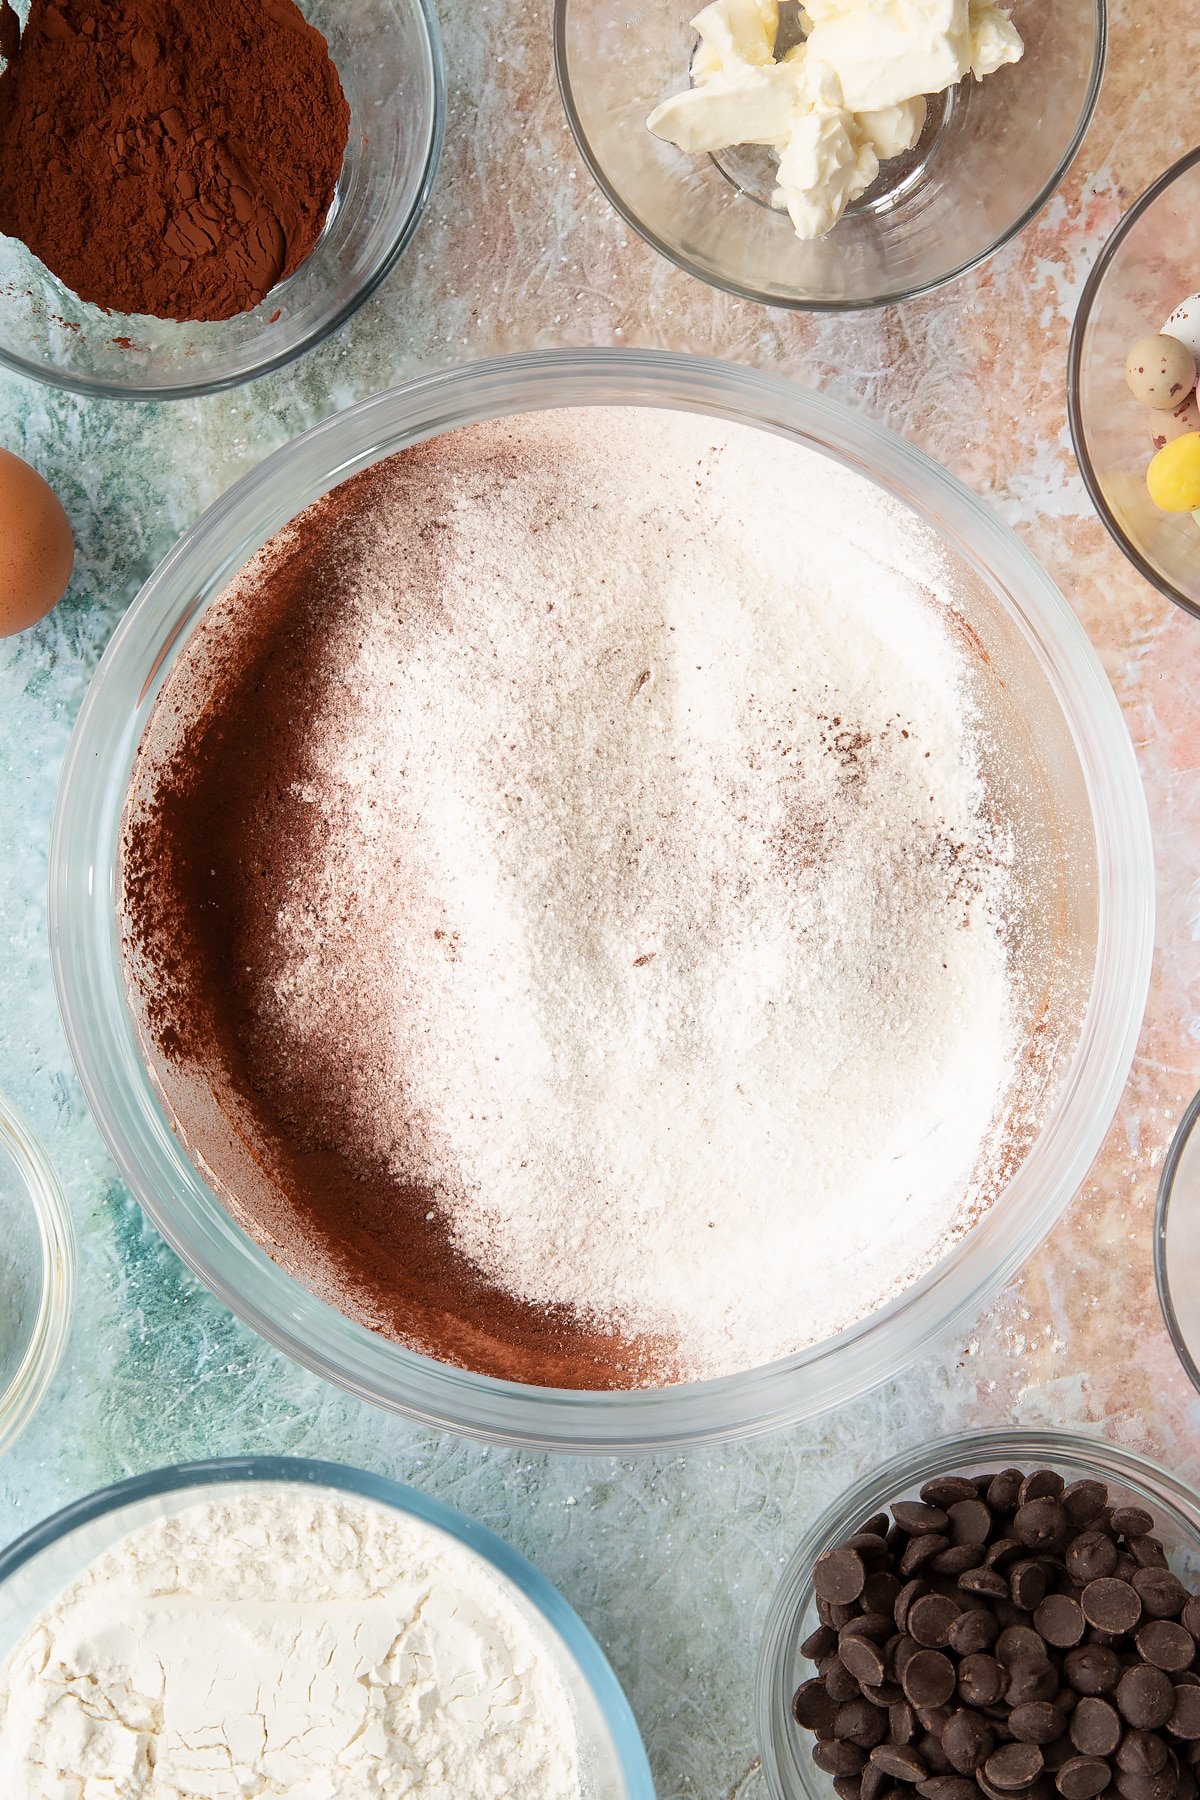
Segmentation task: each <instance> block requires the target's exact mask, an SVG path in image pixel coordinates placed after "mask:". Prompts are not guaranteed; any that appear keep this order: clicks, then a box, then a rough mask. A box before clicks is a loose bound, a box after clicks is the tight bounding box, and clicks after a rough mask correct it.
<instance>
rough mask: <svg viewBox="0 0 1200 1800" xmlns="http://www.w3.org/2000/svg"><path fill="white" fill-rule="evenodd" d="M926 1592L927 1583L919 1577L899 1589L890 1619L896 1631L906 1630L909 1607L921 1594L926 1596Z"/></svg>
mask: <svg viewBox="0 0 1200 1800" xmlns="http://www.w3.org/2000/svg"><path fill="white" fill-rule="evenodd" d="M928 1592H929V1583H928V1582H927V1581H926V1580H925V1578H924V1577H923V1576H921V1575H917V1576H914V1578H913V1579H912V1580H911V1581H906V1582H905V1584H904V1586H903V1587H902V1588H901V1589H900V1592H899V1593H898V1594H897V1595H896V1604H895V1606H893V1608H892V1617H893V1618H894V1619H895V1621H896V1629H897V1631H907V1630H908V1609H909V1607H910V1606H911V1605H912V1603H913V1601H914V1600H919V1599H920V1598H921V1595H922V1594H927V1593H928Z"/></svg>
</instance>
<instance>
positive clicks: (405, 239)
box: [0, 0, 446, 403]
mask: <svg viewBox="0 0 1200 1800" xmlns="http://www.w3.org/2000/svg"><path fill="white" fill-rule="evenodd" d="M410 4H411V5H412V6H413V7H414V8H415V10H416V13H417V15H418V17H419V19H420V21H421V24H422V27H423V30H424V36H425V45H426V50H427V53H428V57H429V74H430V78H431V79H430V101H431V107H430V121H429V139H428V142H427V143H426V145H425V150H424V154H423V159H422V165H423V166H422V169H421V175H420V181H419V184H418V186H417V188H416V190H415V192H414V194H413V199H412V204H411V206H410V207H409V209H408V211H407V213H406V214H405V215H404V217H403V218H402V219H398V220H397V222H396V230H395V233H394V235H393V237H392V241H391V243H390V244H389V245H388V247H387V249H386V251H384V253H383V255H382V256H381V257H380V259H379V263H378V265H377V267H375V268H374V269H372V270H371V271H370V273H369V274H368V275H367V276H366V277H365V279H364V280H363V281H362V282H361V283H360V284H359V286H358V287H357V288H356V289H355V290H354V292H353V293H352V294H350V295H348V296H347V298H346V299H345V300H344V301H343V302H342V304H341V306H339V307H338V308H337V310H336V311H335V312H333V313H331V314H330V316H329V318H328V319H325V320H322V321H321V322H319V323H318V324H315V325H313V327H312V329H311V330H310V331H309V332H308V333H307V334H306V335H305V336H304V337H303V338H301V339H300V341H299V342H298V343H296V344H293V345H290V346H289V347H288V348H287V349H285V350H279V351H277V352H276V353H275V354H274V355H272V356H268V357H264V358H263V360H262V361H261V362H257V363H255V364H253V365H252V366H251V367H249V368H247V369H242V370H235V371H233V372H232V373H230V374H226V375H213V376H210V377H208V378H207V379H205V380H203V381H168V382H159V383H155V382H148V381H145V380H138V381H128V382H124V381H121V382H118V381H114V380H111V379H103V378H101V377H99V376H95V375H83V374H74V373H72V372H71V371H69V370H66V369H63V368H60V367H59V366H58V365H57V364H56V363H44V362H34V361H33V360H32V359H31V358H30V357H26V356H22V355H20V354H19V353H18V352H17V351H15V350H8V349H6V348H5V347H4V345H3V344H0V368H3V369H9V370H11V371H12V373H13V374H15V375H22V376H24V377H25V379H26V380H27V381H35V382H40V383H41V384H42V385H43V386H45V387H52V388H58V389H60V390H62V391H63V392H66V393H70V394H82V395H84V396H85V397H86V398H90V399H94V400H120V401H130V402H134V403H137V402H147V401H155V400H162V401H167V400H194V399H196V398H198V397H199V396H200V395H203V394H220V393H224V392H226V391H227V390H228V389H230V388H238V387H243V386H245V385H247V384H248V383H250V382H252V381H258V380H259V379H260V378H261V377H262V376H264V375H272V374H274V373H276V372H277V371H278V370H279V369H284V368H286V367H287V366H288V364H289V363H293V362H296V361H297V360H298V359H299V358H300V357H302V356H307V355H308V353H309V351H310V350H315V349H316V348H317V347H318V346H319V345H320V344H323V343H324V342H325V341H326V339H328V338H330V337H332V336H333V334H334V333H335V332H336V331H340V330H341V328H342V326H343V325H345V324H346V323H347V321H348V320H350V319H352V318H353V316H354V314H355V313H356V312H357V311H358V310H359V308H360V307H362V306H365V305H366V303H367V301H368V300H369V299H370V298H371V296H372V295H373V294H374V293H375V292H376V291H377V290H378V289H379V288H380V287H381V286H382V284H383V283H384V282H385V281H386V280H387V278H388V276H389V275H390V274H391V272H392V270H393V269H394V268H395V266H396V264H397V263H398V262H399V260H400V258H401V256H403V254H404V252H405V250H407V248H408V246H409V244H410V243H411V242H412V239H413V236H414V234H415V233H416V229H417V226H418V225H419V224H420V223H421V220H422V218H423V217H424V215H425V209H426V207H427V206H428V204H429V198H430V195H431V194H432V192H433V184H434V181H435V179H436V177H437V171H438V165H439V163H440V162H441V157H442V147H443V144H444V142H445V137H446V64H445V53H444V51H443V48H442V31H441V25H440V22H439V20H438V15H437V12H436V10H435V8H434V4H433V0H410ZM123 316H124V315H123Z"/></svg>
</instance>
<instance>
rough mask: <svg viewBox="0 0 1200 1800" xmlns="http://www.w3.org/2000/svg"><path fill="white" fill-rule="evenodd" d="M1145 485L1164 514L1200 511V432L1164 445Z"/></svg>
mask: <svg viewBox="0 0 1200 1800" xmlns="http://www.w3.org/2000/svg"><path fill="white" fill-rule="evenodd" d="M1146 485H1147V487H1148V488H1149V489H1150V498H1151V499H1152V500H1153V502H1154V504H1155V506H1160V507H1161V508H1162V510H1163V511H1164V512H1177V513H1184V512H1195V511H1196V509H1197V508H1198V507H1200V431H1189V432H1188V433H1187V435H1186V437H1179V438H1176V439H1175V440H1174V441H1173V442H1172V443H1170V444H1164V445H1163V448H1162V449H1161V450H1160V451H1159V453H1158V455H1157V456H1156V457H1155V458H1154V461H1153V462H1152V463H1151V464H1150V467H1149V469H1148V470H1147V472H1146Z"/></svg>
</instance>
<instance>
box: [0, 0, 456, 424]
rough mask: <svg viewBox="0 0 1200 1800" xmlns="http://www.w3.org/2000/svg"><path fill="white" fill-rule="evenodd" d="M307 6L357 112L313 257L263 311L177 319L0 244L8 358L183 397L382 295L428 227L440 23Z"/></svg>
mask: <svg viewBox="0 0 1200 1800" xmlns="http://www.w3.org/2000/svg"><path fill="white" fill-rule="evenodd" d="M300 4H301V10H302V11H303V12H304V15H305V17H306V18H307V19H308V20H309V22H310V23H311V24H313V25H315V26H316V27H317V28H318V29H319V30H320V31H322V32H323V33H324V35H325V37H326V39H327V40H328V43H329V48H330V52H331V54H332V56H333V60H334V62H335V63H336V65H337V70H338V74H339V75H340V77H341V81H342V87H343V89H344V91H345V95H346V99H347V100H348V102H349V104H350V139H349V142H348V144H347V146H346V160H345V164H344V166H343V168H342V174H341V179H340V180H339V182H338V186H337V193H336V195H335V197H334V201H333V205H332V207H331V208H330V212H329V217H328V219H327V220H326V223H325V229H324V231H323V233H322V235H321V237H320V240H319V241H318V243H317V244H316V246H315V248H314V249H313V251H312V254H311V255H310V256H308V257H307V258H306V259H305V261H304V262H303V263H301V265H300V267H299V268H298V269H297V270H296V272H295V274H294V275H291V276H289V277H288V279H287V280H286V281H284V282H281V283H280V284H279V286H278V287H275V288H272V290H271V292H270V293H269V294H268V295H267V296H266V298H265V299H264V300H263V301H262V302H261V303H260V304H259V305H258V306H256V307H255V308H254V310H253V311H252V312H248V313H242V314H241V315H240V316H239V317H238V318H235V319H223V320H220V321H219V322H216V323H196V322H191V323H186V324H179V323H177V322H175V321H174V320H171V319H150V318H146V317H144V316H143V315H141V314H138V315H130V314H125V313H108V312H104V311H102V310H101V309H100V308H99V307H98V306H89V305H87V304H86V303H85V302H84V301H82V300H79V299H78V298H77V297H76V296H75V295H74V294H73V293H71V291H70V290H69V289H68V288H66V287H64V286H63V284H62V282H61V281H59V280H58V279H57V278H56V277H55V276H53V275H51V274H50V272H49V270H47V269H46V268H44V267H43V265H42V264H41V263H40V262H39V261H38V260H37V258H36V257H35V256H33V255H32V254H31V253H30V252H29V251H28V250H27V249H26V248H25V246H24V244H21V243H18V242H17V240H16V239H15V238H7V237H0V363H7V364H8V365H9V367H10V368H13V369H16V370H18V371H19V373H20V374H22V375H31V376H33V377H34V378H35V379H37V380H39V381H48V382H52V383H53V384H54V385H55V386H57V387H66V388H75V389H77V390H78V391H79V392H80V393H85V394H99V395H102V396H105V397H107V398H110V399H126V400H168V399H177V398H180V397H182V396H184V395H188V394H201V393H208V392H211V391H212V390H213V389H216V388H225V387H235V386H236V385H237V384H238V383H239V382H243V381H249V380H250V379H252V378H253V377H254V376H256V375H265V374H266V373H267V371H268V370H270V369H277V368H279V367H280V366H281V365H282V364H283V363H287V362H291V360H292V359H293V357H297V356H302V355H303V354H304V352H305V351H306V350H311V349H312V348H313V346H314V345H316V344H319V343H320V342H321V341H322V340H323V339H324V338H326V337H328V336H329V334H330V332H333V331H336V330H337V328H338V326H339V325H342V324H344V323H345V321H346V320H347V319H348V318H349V317H350V315H351V314H352V313H353V312H355V311H356V310H357V309H358V307H360V306H361V305H362V303H363V301H364V300H366V299H368V298H369V296H370V295H371V294H372V293H373V292H374V291H375V289H376V288H377V287H378V286H379V283H380V282H381V281H382V280H383V279H384V277H385V276H386V275H387V274H388V272H389V270H390V269H391V268H392V267H393V265H394V264H395V262H396V259H397V257H399V255H400V253H401V251H402V250H403V249H404V248H405V246H406V244H407V243H408V241H409V239H410V238H411V237H412V234H413V232H414V231H415V230H416V227H417V221H418V219H419V218H420V216H421V213H422V211H423V210H424V207H425V202H426V200H427V199H428V198H429V192H430V188H431V187H432V184H433V177H434V172H435V170H436V168H437V161H438V156H439V154H440V152H441V146H442V131H443V122H444V112H445V87H444V81H443V76H442V50H441V39H440V36H439V33H438V26H437V19H436V17H435V15H434V12H433V9H432V6H431V5H430V4H429V3H428V0H355V3H354V5H353V6H345V5H339V4H337V0H300ZM22 10H23V9H22Z"/></svg>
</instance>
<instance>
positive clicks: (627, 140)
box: [554, 0, 1107, 312]
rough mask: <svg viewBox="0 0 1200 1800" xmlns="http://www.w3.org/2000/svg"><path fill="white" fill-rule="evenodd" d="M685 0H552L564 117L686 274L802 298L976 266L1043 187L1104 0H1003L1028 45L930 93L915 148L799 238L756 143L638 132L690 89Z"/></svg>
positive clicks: (1055, 180)
mask: <svg viewBox="0 0 1200 1800" xmlns="http://www.w3.org/2000/svg"><path fill="white" fill-rule="evenodd" d="M695 11H696V7H695V5H694V4H693V0H638V3H637V4H630V3H629V0H620V3H619V4H616V5H613V4H611V3H610V0H556V4H555V10H554V46H555V58H556V62H557V66H558V80H559V87H560V90H561V92H562V98H563V104H564V106H565V107H566V112H567V118H568V119H569V121H570V124H571V129H572V131H573V132H574V133H575V139H576V142H577V143H578V145H579V149H580V152H581V154H582V156H583V159H584V161H585V162H586V163H587V165H588V168H589V169H590V170H591V172H592V174H593V175H594V177H595V178H596V180H597V182H598V183H599V184H600V186H601V188H602V189H603V190H604V193H605V194H606V195H607V197H608V199H609V200H610V201H611V202H612V204H613V205H614V206H615V207H616V209H617V211H618V212H619V213H621V214H622V215H623V217H624V218H625V219H627V220H628V222H629V223H630V225H632V226H633V228H634V230H635V231H639V232H640V233H641V235H642V236H643V237H644V238H646V239H647V241H648V242H649V243H651V244H653V245H654V247H655V249H656V250H659V251H661V252H662V254H663V255H664V256H667V257H669V258H670V259H671V261H672V262H674V263H677V264H678V266H679V267H680V268H681V269H684V270H686V272H687V273H688V274H689V275H696V276H699V278H700V280H701V281H708V282H711V283H712V285H713V286H714V287H719V288H726V289H728V290H729V292H730V293H733V294H740V295H741V296H742V297H743V298H744V299H747V300H761V301H762V302H763V303H764V304H766V305H768V306H793V307H800V308H805V309H808V310H810V311H813V312H820V311H828V312H837V311H842V310H846V309H849V308H853V307H863V306H883V305H887V304H889V303H890V302H892V301H896V300H907V299H911V298H912V297H913V296H914V295H917V294H924V293H928V292H929V290H930V289H931V288H936V287H940V286H941V285H942V283H943V282H947V281H953V280H954V279H955V278H956V277H957V276H959V275H962V274H964V273H965V272H966V271H967V270H968V269H971V268H973V267H974V266H975V265H976V264H977V263H980V262H983V261H984V260H985V259H986V258H987V257H989V256H991V255H992V254H993V252H994V251H996V250H998V249H999V247H1000V246H1001V245H1002V244H1004V243H1006V242H1007V241H1008V239H1009V238H1011V237H1012V236H1014V234H1015V233H1016V232H1018V231H1020V230H1021V229H1022V227H1023V226H1024V225H1026V224H1028V222H1029V220H1030V219H1032V218H1033V216H1034V214H1035V213H1036V212H1037V211H1038V209H1039V207H1041V206H1042V205H1043V204H1044V203H1045V202H1046V201H1047V200H1048V199H1049V197H1050V195H1051V194H1052V193H1053V192H1054V190H1055V188H1056V187H1057V186H1058V184H1059V182H1060V181H1061V180H1062V178H1063V175H1064V174H1065V173H1066V170H1067V169H1068V167H1069V166H1070V164H1071V162H1072V160H1073V158H1074V156H1075V152H1076V151H1077V150H1078V148H1079V145H1080V142H1081V141H1082V138H1083V134H1084V132H1085V131H1086V130H1087V126H1088V122H1089V120H1090V119H1091V116H1092V112H1093V109H1094V107H1095V104H1096V98H1097V95H1098V94H1099V91H1100V80H1101V75H1102V73H1103V68H1104V52H1105V40H1106V30H1107V27H1106V8H1105V0H1055V4H1054V5H1053V6H1047V5H1046V4H1045V0H1013V5H1012V14H1013V19H1014V21H1015V23H1016V25H1017V27H1018V29H1019V30H1020V32H1021V35H1022V37H1023V38H1024V40H1025V55H1024V56H1023V58H1022V59H1021V61H1020V62H1019V63H1017V64H1015V65H1014V66H1012V67H1010V68H1005V69H1000V70H998V71H997V72H996V74H994V75H990V76H989V77H988V78H987V80H986V81H983V82H976V81H975V80H974V79H973V78H972V77H970V76H969V77H968V78H967V79H966V81H964V82H963V83H962V84H961V85H960V86H959V87H958V88H956V89H954V90H952V91H951V92H950V93H949V94H948V95H946V96H945V98H944V99H942V98H939V99H938V100H936V101H934V102H932V103H931V106H930V117H929V124H928V125H927V127H926V131H925V134H924V136H923V137H922V140H921V142H920V144H918V146H917V149H916V152H915V153H913V154H910V155H908V156H905V157H897V158H896V159H894V161H892V162H890V163H888V164H885V166H884V168H883V170H882V171H881V173H880V177H879V179H878V180H877V182H876V183H875V185H874V187H873V188H871V189H870V190H869V191H868V192H867V193H866V194H864V196H863V197H862V199H861V200H859V201H857V202H855V204H854V206H853V207H852V208H851V209H850V211H849V212H848V213H847V214H846V216H845V217H844V218H843V219H842V220H840V222H839V223H838V224H837V225H836V226H835V227H834V229H833V230H832V231H831V232H830V233H829V234H828V235H827V236H826V237H824V238H821V239H819V240H817V241H816V242H815V243H802V242H801V241H800V239H799V238H797V236H796V234H795V232H794V231H793V229H792V224H791V221H790V219H789V218H788V216H787V214H786V213H778V212H775V211H773V210H772V208H771V206H770V204H769V200H770V193H771V189H772V187H773V186H774V162H773V159H772V156H771V153H770V152H769V151H768V150H766V149H759V150H742V151H729V152H722V153H721V155H720V158H719V161H718V160H714V159H713V158H712V157H709V156H686V155H684V153H683V152H682V151H681V150H677V149H676V148H675V147H674V145H672V144H666V143H663V142H661V141H660V140H659V139H658V138H656V137H654V136H653V135H652V133H651V132H649V131H648V130H647V129H646V117H647V114H648V113H650V112H651V111H652V110H653V108H654V107H655V106H657V105H658V103H659V102H660V101H661V100H665V99H666V98H667V97H668V95H670V94H673V93H677V92H678V91H679V90H680V89H681V88H682V87H685V86H686V85H687V80H688V67H689V64H690V62H691V58H692V52H693V50H694V48H695V45H696V33H695V32H694V31H693V29H692V26H691V24H690V22H689V21H690V20H691V18H692V15H693V13H694V12H695Z"/></svg>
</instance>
